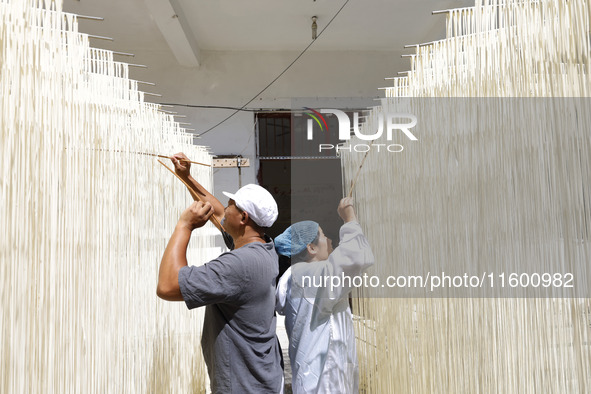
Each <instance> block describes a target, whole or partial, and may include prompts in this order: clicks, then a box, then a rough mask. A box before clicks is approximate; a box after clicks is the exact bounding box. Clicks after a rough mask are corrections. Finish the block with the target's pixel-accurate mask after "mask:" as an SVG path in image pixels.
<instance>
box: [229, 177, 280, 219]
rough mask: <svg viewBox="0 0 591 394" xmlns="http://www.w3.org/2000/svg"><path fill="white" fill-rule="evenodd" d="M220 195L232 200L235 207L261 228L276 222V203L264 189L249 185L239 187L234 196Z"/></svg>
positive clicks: (230, 194)
mask: <svg viewBox="0 0 591 394" xmlns="http://www.w3.org/2000/svg"><path fill="white" fill-rule="evenodd" d="M222 193H224V195H225V196H226V197H228V198H230V199H232V200H234V202H235V203H236V206H237V207H238V208H240V209H242V210H243V211H245V212H246V213H248V216H249V217H250V218H251V219H252V220H253V221H254V222H255V223H256V224H258V225H259V226H261V227H271V226H272V225H273V223H275V220H277V215H278V214H279V212H278V209H277V203H276V202H275V199H274V198H273V196H272V195H271V193H269V192H268V191H267V190H266V189H265V188H264V187H261V186H259V185H255V184H252V183H251V184H249V185H246V186H243V187H241V188H240V189H238V191H237V192H236V193H234V194H232V193H228V192H222Z"/></svg>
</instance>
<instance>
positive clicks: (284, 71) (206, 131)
mask: <svg viewBox="0 0 591 394" xmlns="http://www.w3.org/2000/svg"><path fill="white" fill-rule="evenodd" d="M347 3H349V0H346V1H345V2H344V3H343V5H342V6H341V8H339V10H338V11H337V12H336V14H334V16H333V17H332V18H331V20H330V21H328V23H327V24H326V26H324V29H322V30H321V31H320V33H318V36H317V37H316V39H318V38H319V37H320V36H321V35H322V33H324V31H325V30H326V29H327V28H328V26H330V24H331V23H332V21H333V20H334V19H335V18H336V17H337V16H338V15H339V14H340V13H341V11H342V10H343V8H345V6H346V5H347ZM315 42H316V40H312V41H311V42H310V44H308V46H307V47H306V48H304V50H303V51H302V52H300V54H299V55H298V56H297V57H296V58H295V59H294V60H293V61H292V62H291V63H290V64H289V66H287V67H286V68H285V70H283V71H282V72H281V73H280V74H279V75H278V76H277V77H275V79H273V80H272V81H271V82H269V84H268V85H267V86H265V87H264V88H263V90H261V91H260V92H258V93H257V94H256V95H255V96H254V97H253V98H251V99H250V100H248V102H247V103H246V104H244V105H243V106H242V107H240V108H239V109H237V110H235V111H234V112H232V113H231V114H230V115H228V116H227V117H226V118H225V119H223V120H222V121H221V122H219V123H218V124H216V125H215V126H212V127H210V128H209V129H207V130H205V131H204V132H203V133H201V134H199V135H198V136H197V137H201V136H203V135H205V134H207V133H209V132H210V131H211V130H213V129H215V128H216V127H218V126H219V125H221V124H222V123H224V122H226V121H227V120H228V119H230V118H231V117H233V116H234V115H236V114H237V113H238V112H240V111H242V110H243V109H244V108H245V107H246V106H247V105H248V104H250V103H252V102H253V101H254V100H255V99H256V98H257V97H259V96H260V95H261V94H263V92H264V91H265V90H267V89H269V88H270V87H271V85H273V84H274V83H275V81H277V80H278V79H279V78H281V76H282V75H283V74H285V73H286V72H287V70H289V69H290V68H291V66H293V65H294V64H295V62H297V61H298V60H299V58H300V57H302V56H303V55H304V53H306V51H307V50H308V48H310V47H311V46H312V44H314V43H315Z"/></svg>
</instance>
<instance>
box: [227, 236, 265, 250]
mask: <svg viewBox="0 0 591 394" xmlns="http://www.w3.org/2000/svg"><path fill="white" fill-rule="evenodd" d="M254 242H259V243H266V242H267V241H266V240H265V237H264V234H259V233H256V232H247V233H245V234H244V235H241V236H240V237H238V238H236V239H235V240H234V249H238V248H241V247H243V246H244V245H248V244H251V243H254Z"/></svg>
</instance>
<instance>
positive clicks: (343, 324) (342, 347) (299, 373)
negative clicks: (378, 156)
mask: <svg viewBox="0 0 591 394" xmlns="http://www.w3.org/2000/svg"><path fill="white" fill-rule="evenodd" d="M338 213H339V216H340V217H341V218H342V219H343V221H344V224H343V226H342V227H341V229H340V232H339V237H340V243H339V246H338V247H337V248H336V249H335V250H334V251H333V250H332V242H331V240H330V239H329V238H327V237H326V236H325V235H324V233H323V231H322V229H321V228H320V226H319V225H318V223H316V222H313V221H304V222H298V223H296V224H294V225H292V226H290V227H289V228H288V229H287V230H285V231H284V232H283V233H282V234H281V235H280V236H278V237H277V238H276V239H275V248H276V250H277V252H278V253H279V254H281V255H284V256H288V257H291V267H290V268H289V269H288V270H287V271H286V272H285V274H284V275H283V276H282V277H281V279H280V280H279V283H278V285H277V292H276V295H277V306H276V310H277V312H279V313H280V314H282V315H285V326H286V330H287V335H288V337H289V357H290V362H291V369H292V376H293V377H292V389H293V392H294V393H296V394H298V393H306V394H307V393H357V392H358V391H359V370H358V363H357V353H356V350H355V333H354V330H353V321H352V315H351V309H350V308H349V293H350V292H351V290H352V288H351V285H352V283H354V281H353V278H354V277H355V276H359V275H360V274H361V273H362V271H363V270H364V269H366V268H367V267H369V266H370V265H372V264H373V262H374V257H373V254H372V252H371V249H370V247H369V243H368V242H367V239H366V238H365V236H364V235H363V232H362V230H361V226H360V225H359V223H358V222H357V218H356V216H355V211H354V209H353V201H352V199H351V198H344V199H342V200H341V201H340V203H339V207H338ZM347 278H350V279H349V280H347Z"/></svg>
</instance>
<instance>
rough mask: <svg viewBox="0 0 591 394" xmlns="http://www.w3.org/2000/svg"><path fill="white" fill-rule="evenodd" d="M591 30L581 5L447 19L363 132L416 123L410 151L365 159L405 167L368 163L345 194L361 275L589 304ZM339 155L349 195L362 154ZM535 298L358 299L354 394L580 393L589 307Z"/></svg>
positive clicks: (587, 366)
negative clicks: (549, 287) (366, 251)
mask: <svg viewBox="0 0 591 394" xmlns="http://www.w3.org/2000/svg"><path fill="white" fill-rule="evenodd" d="M589 21H590V8H589V1H588V0H535V1H529V0H526V1H524V0H503V1H496V0H487V1H482V0H477V1H476V4H475V6H474V7H470V8H465V9H458V10H451V11H449V12H447V37H446V38H445V39H444V40H441V41H437V42H433V43H430V44H425V45H420V46H417V49H416V55H414V56H413V57H412V68H411V71H410V72H409V73H408V75H407V76H405V77H403V78H395V79H394V86H393V87H391V88H387V89H386V99H384V101H383V105H382V106H380V107H377V108H375V109H373V110H372V111H371V112H370V114H369V115H370V116H368V118H367V119H368V120H367V122H366V123H365V124H364V125H363V129H362V131H363V132H364V133H365V134H373V133H375V131H376V130H377V129H378V124H377V122H378V121H379V116H378V115H379V114H380V113H382V114H388V113H391V112H395V113H396V112H401V111H400V108H404V109H405V111H402V112H410V113H414V114H415V115H417V117H418V124H417V126H416V127H415V128H413V129H412V131H413V133H414V134H415V136H416V137H417V138H418V139H419V140H418V141H417V142H413V141H410V140H408V139H406V137H405V136H404V135H403V134H402V133H400V131H398V132H395V136H394V138H397V140H396V141H387V140H386V136H385V133H384V136H383V137H382V138H381V139H379V140H378V141H376V142H375V143H376V144H378V143H383V144H388V143H393V142H397V143H400V144H402V145H403V146H404V151H403V152H401V153H389V152H384V149H382V150H381V151H380V152H378V151H377V150H376V149H373V150H371V151H370V152H369V153H368V154H367V158H366V161H365V163H364V164H363V167H362V170H361V173H360V176H359V180H358V181H357V184H356V186H355V190H354V193H353V196H354V197H355V199H356V206H357V207H358V210H359V215H358V216H359V218H360V222H361V223H362V226H363V227H364V229H365V231H366V234H367V237H368V239H369V241H370V243H371V244H372V246H373V251H374V254H375V255H376V261H377V262H376V264H375V266H374V267H373V268H372V270H371V271H370V272H369V274H372V275H378V276H380V277H381V279H382V280H385V278H386V275H389V274H392V273H393V272H392V271H393V269H392V266H396V267H417V268H416V269H414V268H410V269H409V271H411V272H413V269H414V270H415V273H417V274H422V273H424V272H428V271H429V270H430V272H431V273H432V274H442V272H443V271H445V269H446V268H447V269H449V268H450V267H455V268H458V267H460V268H461V269H462V270H463V271H465V272H468V273H474V274H475V273H478V274H483V273H485V272H486V273H487V275H488V274H490V273H492V274H494V275H495V277H496V279H497V282H496V285H497V286H499V282H498V279H499V276H498V275H500V274H503V273H505V275H509V274H510V273H513V272H515V273H527V274H529V275H531V274H533V273H538V274H540V275H541V274H543V273H551V274H564V273H567V272H572V273H574V274H575V279H574V281H573V282H572V284H574V285H575V289H578V290H577V291H575V292H574V293H572V294H575V296H576V297H588V295H587V294H588V293H587V291H586V289H587V288H588V286H589V275H590V272H591V270H589V269H588V264H589V261H590V256H591V247H590V245H591V243H590V241H591V240H590V230H591V211H590V209H589V196H590V195H591V187H590V185H591V183H590V182H589V179H591V178H590V175H591V161H590V158H591V134H590V133H589V125H590V124H591V109H590V108H591V106H590V105H589V104H590V103H591V102H590V101H589V99H585V98H576V99H575V98H573V97H588V96H589V95H590V93H591V81H590V80H589V76H590V72H591V63H590V59H589V56H590V55H591V51H590V36H589V31H590V22H589ZM477 97H481V99H477ZM494 97H497V98H496V99H495V98H494ZM511 97H512V98H511ZM561 97H571V99H563V98H561ZM458 98H460V99H458ZM500 98H502V99H500ZM413 111H414V112H413ZM360 142H364V143H367V141H359V140H356V139H354V140H352V142H351V144H356V143H360ZM343 152H344V153H343V169H344V174H345V185H346V186H345V188H346V190H345V192H348V191H349V188H350V185H351V182H352V181H353V179H354V177H355V174H356V173H357V170H358V168H359V166H360V165H361V162H362V160H363V158H364V157H365V154H364V153H349V152H347V151H346V150H345V151H343ZM378 191H379V192H378ZM419 267H421V268H419ZM422 268H424V271H423V270H422ZM524 278H525V277H524ZM382 283H384V282H382ZM513 284H515V282H513ZM523 284H526V281H525V280H523V281H522V282H520V283H517V287H521V286H522V285H523ZM556 284H557V283H556ZM485 286H488V287H490V285H489V283H488V282H487V283H486V284H485ZM505 286H507V287H509V284H508V282H506V283H505ZM538 286H539V287H541V285H540V284H539V283H538ZM526 287H527V286H526ZM534 290H535V289H533V287H532V284H531V283H530V284H529V289H528V291H527V292H523V293H522V294H527V295H528V296H529V298H516V297H515V296H513V295H512V294H515V293H511V289H508V288H505V289H496V291H497V292H496V293H495V294H492V293H490V292H489V293H487V294H489V295H496V296H500V297H503V296H509V297H510V298H500V297H498V298H492V297H489V298H466V297H465V296H464V298H461V297H460V298H451V297H450V298H429V297H430V293H429V291H423V293H422V294H423V296H424V297H425V298H417V296H414V297H413V298H400V297H399V298H392V297H390V298H388V297H385V298H371V297H372V296H373V297H375V296H376V295H382V296H384V295H385V296H387V295H388V294H394V293H393V292H392V293H387V292H386V293H384V292H379V291H378V290H377V289H371V288H370V289H363V291H361V295H362V296H365V297H367V298H362V299H360V300H359V301H356V302H355V304H356V305H355V309H356V313H357V314H359V315H360V316H361V318H360V320H359V324H358V327H357V335H358V338H359V341H358V353H359V358H360V362H361V376H362V390H364V391H365V392H372V393H386V392H400V393H429V392H437V393H476V392H478V393H539V392H556V393H558V392H560V393H567V392H568V393H579V392H589V391H590V390H591V318H590V314H591V302H590V300H589V298H573V297H571V298H558V297H551V296H544V297H541V296H540V297H536V294H538V293H536V292H535V291H534ZM380 291H381V290H380ZM410 291H411V290H410V289H409V290H408V294H411V293H410ZM396 294H397V295H398V296H400V295H401V294H402V295H404V290H400V289H398V293H396ZM414 294H416V292H415V293H414ZM552 294H558V293H552Z"/></svg>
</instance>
